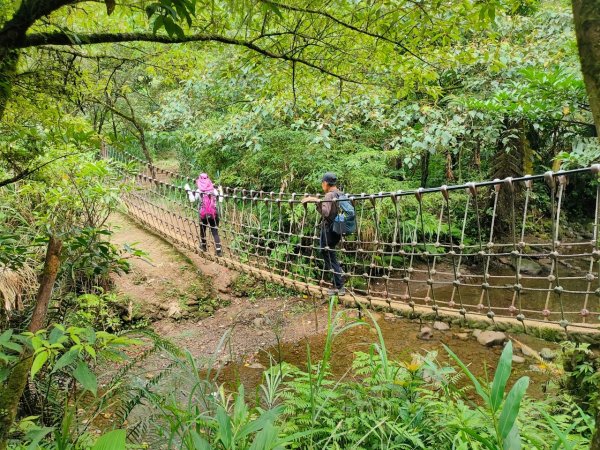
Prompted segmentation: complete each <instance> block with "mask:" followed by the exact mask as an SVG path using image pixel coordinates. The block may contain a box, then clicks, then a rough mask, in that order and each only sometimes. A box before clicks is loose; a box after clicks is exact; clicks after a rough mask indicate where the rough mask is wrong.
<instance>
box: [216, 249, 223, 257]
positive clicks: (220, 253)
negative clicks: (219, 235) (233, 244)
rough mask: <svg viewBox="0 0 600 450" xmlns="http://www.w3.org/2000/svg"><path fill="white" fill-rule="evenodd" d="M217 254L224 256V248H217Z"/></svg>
mask: <svg viewBox="0 0 600 450" xmlns="http://www.w3.org/2000/svg"><path fill="white" fill-rule="evenodd" d="M217 256H218V257H221V256H223V250H221V249H220V248H218V249H217Z"/></svg>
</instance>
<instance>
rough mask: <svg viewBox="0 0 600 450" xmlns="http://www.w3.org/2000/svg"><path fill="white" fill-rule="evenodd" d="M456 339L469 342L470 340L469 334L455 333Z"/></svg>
mask: <svg viewBox="0 0 600 450" xmlns="http://www.w3.org/2000/svg"><path fill="white" fill-rule="evenodd" d="M454 337H455V338H456V339H460V340H461V341H467V340H468V339H469V333H454Z"/></svg>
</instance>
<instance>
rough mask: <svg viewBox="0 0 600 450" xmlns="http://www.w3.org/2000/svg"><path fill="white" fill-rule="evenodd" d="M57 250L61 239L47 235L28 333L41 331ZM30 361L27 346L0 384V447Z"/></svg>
mask: <svg viewBox="0 0 600 450" xmlns="http://www.w3.org/2000/svg"><path fill="white" fill-rule="evenodd" d="M61 249H62V241H61V240H60V239H57V238H56V237H54V236H51V237H50V241H49V242H48V247H47V249H46V260H45V261H44V270H43V272H42V277H41V280H40V287H39V289H38V292H37V295H36V299H35V300H36V302H35V309H34V310H33V315H32V317H31V322H30V323H29V328H28V329H29V331H31V332H32V333H35V332H36V331H39V330H41V329H42V328H43V327H44V326H45V325H46V317H47V315H48V305H49V303H50V297H51V295H52V288H53V286H54V282H55V281H56V275H57V274H58V269H59V268H60V252H61ZM32 363H33V353H32V351H31V349H29V348H27V349H25V350H23V352H22V353H21V355H20V356H19V361H18V362H17V363H16V365H15V367H14V368H13V369H12V370H11V372H10V374H9V375H8V379H7V380H6V382H5V383H3V384H2V385H0V450H5V449H6V446H7V440H8V433H9V431H10V427H11V426H12V424H13V422H14V420H15V417H16V416H17V410H18V407H19V400H20V399H21V396H22V395H23V391H24V390H25V386H26V385H27V378H28V376H29V371H30V369H31V365H32Z"/></svg>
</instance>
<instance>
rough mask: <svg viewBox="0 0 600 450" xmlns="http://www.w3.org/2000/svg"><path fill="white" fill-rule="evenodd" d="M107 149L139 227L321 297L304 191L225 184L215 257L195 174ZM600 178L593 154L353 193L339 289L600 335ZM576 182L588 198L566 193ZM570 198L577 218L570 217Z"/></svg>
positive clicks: (322, 283) (478, 321)
mask: <svg viewBox="0 0 600 450" xmlns="http://www.w3.org/2000/svg"><path fill="white" fill-rule="evenodd" d="M103 156H104V157H107V158H110V159H112V160H113V161H117V162H120V163H126V164H127V167H128V168H129V170H128V171H124V172H123V173H124V174H126V176H129V177H131V179H132V181H133V188H132V189H131V190H130V191H129V192H127V193H126V194H125V195H124V202H125V204H126V206H127V209H128V213H129V215H130V216H131V217H132V218H134V219H135V220H137V221H138V222H140V223H141V224H142V225H143V226H145V227H147V228H149V229H151V230H153V231H155V232H157V233H158V234H160V235H162V236H163V237H164V238H165V239H166V240H168V241H169V242H171V243H173V244H176V245H178V246H181V247H184V248H187V249H189V250H191V251H194V252H196V253H198V254H200V255H201V256H203V257H204V258H207V259H210V260H213V261H216V262H217V263H219V264H221V265H223V266H226V267H228V268H231V269H234V270H237V271H240V272H244V273H248V274H250V275H253V276H256V277H258V278H261V279H264V280H268V281H271V282H274V283H279V284H282V285H285V286H287V287H290V288H293V289H294V290H296V291H298V292H302V293H305V294H306V295H308V296H311V297H314V296H317V297H325V296H327V291H328V289H329V288H330V287H331V286H330V280H331V275H332V274H331V273H329V272H328V271H327V270H325V269H324V268H323V267H324V266H323V260H322V257H321V255H320V252H319V234H320V215H319V214H318V213H317V212H316V209H315V207H314V204H310V203H309V204H306V203H302V198H303V197H305V196H307V195H308V194H298V193H289V192H264V191H256V190H248V189H241V188H228V187H224V188H223V194H222V196H220V198H219V208H220V218H221V220H220V225H219V233H220V235H221V239H222V243H223V252H222V255H221V256H216V255H215V254H214V247H212V249H211V246H209V247H208V249H206V250H203V249H201V248H200V245H199V243H200V236H199V234H200V232H199V217H198V205H197V203H191V202H190V201H189V198H188V192H187V191H186V189H185V188H184V186H185V184H189V185H190V186H193V188H194V189H195V180H194V179H192V178H189V177H185V176H183V175H181V174H178V173H175V172H172V171H168V170H165V169H162V168H160V167H156V166H151V165H149V164H147V163H146V162H145V161H144V160H142V159H139V158H137V157H136V156H134V155H132V154H130V153H127V152H124V151H120V150H115V149H112V148H110V147H105V148H103ZM599 176H600V165H593V166H591V167H588V168H582V169H575V170H568V171H560V172H546V173H544V174H540V175H527V176H524V177H520V178H506V179H502V180H499V179H497V180H493V181H485V182H478V183H465V184H460V185H452V186H440V187H436V188H419V189H414V190H405V191H395V192H378V193H369V194H367V193H360V194H348V195H349V197H350V198H351V200H352V201H353V204H354V206H355V209H356V215H357V231H356V233H355V234H354V235H352V236H350V237H348V238H347V239H344V240H343V241H342V242H341V243H340V244H339V245H338V247H337V251H338V256H339V258H340V260H341V263H342V266H343V269H344V272H345V273H344V277H345V279H346V288H347V293H346V295H345V296H344V297H342V298H341V300H342V301H343V302H344V303H346V305H349V306H357V307H360V306H365V307H370V308H374V309H380V310H386V311H390V312H394V313H396V314H398V315H401V316H406V317H410V318H421V319H422V320H445V321H447V322H452V323H455V324H460V325H462V326H471V327H479V328H481V327H482V326H487V327H489V328H495V329H499V330H504V331H506V330H509V331H521V332H522V331H524V332H533V334H536V335H541V336H542V337H549V336H552V338H555V339H556V338H559V337H560V338H565V337H568V338H570V339H576V340H584V341H593V340H594V339H596V340H597V338H598V337H599V336H600V333H599V332H600V248H599V236H598V231H599V230H598V223H599V209H600V183H598V180H599V178H598V177H599ZM571 186H578V189H577V192H579V193H581V192H585V193H586V196H585V197H581V195H580V196H579V197H574V196H571V197H570V196H569V194H571V192H572V191H573V189H572V187H571ZM317 197H320V198H322V195H321V196H318V195H317ZM319 201H322V200H319ZM575 210H576V211H577V217H578V223H577V228H576V229H574V228H573V227H572V226H571V225H572V224H570V223H569V221H568V216H569V214H570V211H575ZM540 217H545V218H546V220H544V221H543V223H541V224H540V223H538V221H539V218H540ZM578 230H579V231H578ZM581 230H584V231H581ZM208 235H209V236H210V233H208Z"/></svg>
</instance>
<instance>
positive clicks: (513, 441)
mask: <svg viewBox="0 0 600 450" xmlns="http://www.w3.org/2000/svg"><path fill="white" fill-rule="evenodd" d="M502 447H503V449H504V450H521V448H522V446H521V436H520V435H519V427H517V424H514V425H513V427H512V428H511V429H510V433H508V436H506V439H504V441H503V442H502Z"/></svg>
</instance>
